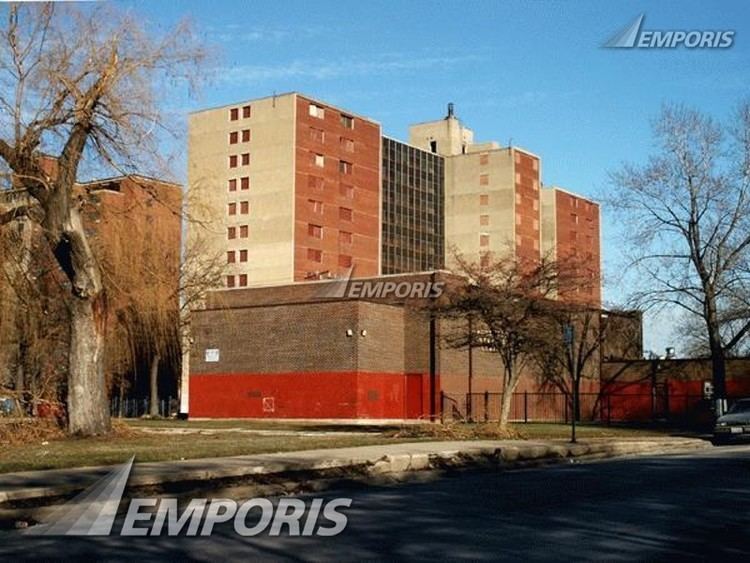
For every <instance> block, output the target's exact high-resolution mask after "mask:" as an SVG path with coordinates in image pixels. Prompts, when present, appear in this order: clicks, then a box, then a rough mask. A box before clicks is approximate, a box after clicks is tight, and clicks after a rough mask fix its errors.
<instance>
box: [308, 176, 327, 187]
mask: <svg viewBox="0 0 750 563" xmlns="http://www.w3.org/2000/svg"><path fill="white" fill-rule="evenodd" d="M307 187H308V188H310V189H312V190H322V189H323V188H324V187H325V180H324V179H323V178H320V177H318V176H308V177H307Z"/></svg>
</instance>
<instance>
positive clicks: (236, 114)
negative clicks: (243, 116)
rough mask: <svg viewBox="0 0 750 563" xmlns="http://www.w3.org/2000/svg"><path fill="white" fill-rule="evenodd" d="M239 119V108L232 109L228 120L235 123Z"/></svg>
mask: <svg viewBox="0 0 750 563" xmlns="http://www.w3.org/2000/svg"><path fill="white" fill-rule="evenodd" d="M239 118H240V109H239V108H232V109H230V110H229V120H230V121H237V120H238V119H239Z"/></svg>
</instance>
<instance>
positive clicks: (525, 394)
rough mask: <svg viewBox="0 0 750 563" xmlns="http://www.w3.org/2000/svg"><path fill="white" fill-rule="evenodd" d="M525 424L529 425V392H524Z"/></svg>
mask: <svg viewBox="0 0 750 563" xmlns="http://www.w3.org/2000/svg"><path fill="white" fill-rule="evenodd" d="M523 422H524V424H528V422H529V392H528V391H524V392H523Z"/></svg>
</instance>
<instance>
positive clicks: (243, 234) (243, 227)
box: [240, 225, 249, 238]
mask: <svg viewBox="0 0 750 563" xmlns="http://www.w3.org/2000/svg"><path fill="white" fill-rule="evenodd" d="M248 234H249V229H248V227H247V225H241V226H240V238H247V236H248Z"/></svg>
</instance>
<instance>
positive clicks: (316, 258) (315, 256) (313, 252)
mask: <svg viewBox="0 0 750 563" xmlns="http://www.w3.org/2000/svg"><path fill="white" fill-rule="evenodd" d="M307 259H308V260H310V262H322V261H323V252H322V251H320V250H318V249H317V248H308V249H307Z"/></svg>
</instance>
